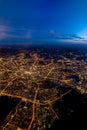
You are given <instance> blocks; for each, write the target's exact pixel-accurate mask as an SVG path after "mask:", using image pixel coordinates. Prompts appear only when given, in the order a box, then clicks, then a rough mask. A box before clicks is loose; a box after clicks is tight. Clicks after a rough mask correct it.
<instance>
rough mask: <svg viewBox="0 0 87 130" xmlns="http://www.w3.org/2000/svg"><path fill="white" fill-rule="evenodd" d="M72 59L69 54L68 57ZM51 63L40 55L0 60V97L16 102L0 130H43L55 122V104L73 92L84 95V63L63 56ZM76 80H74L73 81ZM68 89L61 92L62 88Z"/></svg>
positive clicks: (23, 53) (31, 53) (22, 54)
mask: <svg viewBox="0 0 87 130" xmlns="http://www.w3.org/2000/svg"><path fill="white" fill-rule="evenodd" d="M68 55H69V56H73V55H74V54H73V53H71V52H70V53H69V54H68ZM59 57H60V58H58V59H56V60H55V59H54V58H53V57H52V56H51V55H49V58H48V59H47V58H46V57H43V56H41V52H40V51H25V50H21V51H19V53H17V54H16V55H12V56H11V55H7V56H6V55H5V57H4V56H0V96H7V97H9V98H12V99H13V100H14V102H16V99H17V100H18V101H19V102H18V103H17V105H16V107H15V108H13V109H12V110H11V111H10V113H9V114H8V115H7V116H6V118H5V119H4V121H3V123H2V125H1V126H0V129H1V130H10V129H11V130H35V129H37V130H45V129H46V128H50V127H51V125H52V123H53V122H54V121H55V119H59V118H60V115H59V113H58V108H57V109H55V108H54V104H55V102H56V101H58V100H61V99H62V98H63V97H64V96H66V95H67V94H68V93H70V92H71V91H72V89H76V91H78V92H79V93H81V94H87V87H86V81H87V73H86V70H87V62H85V60H77V59H76V58H78V55H75V56H74V58H72V59H70V58H67V57H66V56H65V54H64V55H60V56H59ZM76 77H77V78H78V79H79V80H76V79H77V78H76ZM63 86H65V87H66V88H69V90H68V91H65V92H63V91H62V87H63Z"/></svg>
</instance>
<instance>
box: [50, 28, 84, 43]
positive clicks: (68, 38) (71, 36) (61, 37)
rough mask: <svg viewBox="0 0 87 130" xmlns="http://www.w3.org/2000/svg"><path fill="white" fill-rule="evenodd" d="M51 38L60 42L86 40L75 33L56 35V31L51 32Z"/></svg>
mask: <svg viewBox="0 0 87 130" xmlns="http://www.w3.org/2000/svg"><path fill="white" fill-rule="evenodd" d="M48 37H49V38H51V39H54V40H57V41H58V40H59V41H83V40H84V38H83V37H81V36H80V35H78V34H74V33H57V32H56V33H55V31H53V30H51V31H50V32H49V36H48Z"/></svg>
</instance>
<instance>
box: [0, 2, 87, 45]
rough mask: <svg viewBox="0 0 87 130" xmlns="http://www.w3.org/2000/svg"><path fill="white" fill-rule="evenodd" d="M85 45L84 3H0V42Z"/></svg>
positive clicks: (86, 20)
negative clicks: (45, 42)
mask: <svg viewBox="0 0 87 130" xmlns="http://www.w3.org/2000/svg"><path fill="white" fill-rule="evenodd" d="M3 40H7V41H10V40H13V41H14V40H15V41H55V42H57V41H64V42H83V43H86V42H87V0H0V41H3Z"/></svg>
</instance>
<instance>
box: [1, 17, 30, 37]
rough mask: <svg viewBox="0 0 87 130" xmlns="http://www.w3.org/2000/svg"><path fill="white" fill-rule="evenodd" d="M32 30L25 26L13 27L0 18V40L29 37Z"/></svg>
mask: <svg viewBox="0 0 87 130" xmlns="http://www.w3.org/2000/svg"><path fill="white" fill-rule="evenodd" d="M31 33H32V31H31V30H29V29H26V28H20V27H19V28H14V27H11V26H10V25H9V24H7V23H6V22H4V20H2V19H0V40H3V39H12V38H16V39H31V38H32V34H31Z"/></svg>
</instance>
